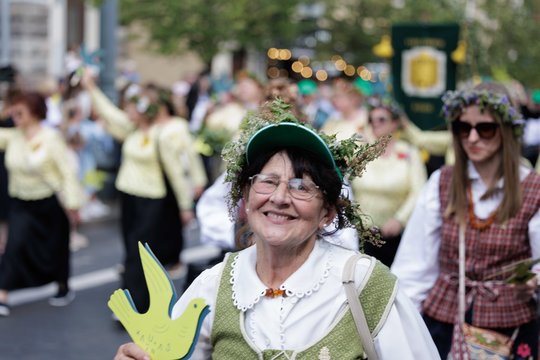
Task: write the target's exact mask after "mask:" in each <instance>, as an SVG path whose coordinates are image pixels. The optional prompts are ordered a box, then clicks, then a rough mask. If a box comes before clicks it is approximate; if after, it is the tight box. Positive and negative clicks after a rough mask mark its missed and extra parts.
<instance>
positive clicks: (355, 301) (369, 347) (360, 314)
mask: <svg viewBox="0 0 540 360" xmlns="http://www.w3.org/2000/svg"><path fill="white" fill-rule="evenodd" d="M361 257H362V255H360V254H356V255H353V256H351V257H350V258H349V259H348V260H347V263H346V264H345V268H344V269H343V276H342V282H343V286H344V287H345V293H346V294H347V300H348V302H349V307H350V309H351V313H352V316H353V318H354V323H355V324H356V329H357V330H358V334H359V335H360V341H361V342H362V347H363V348H364V351H365V352H366V354H367V356H368V359H369V360H379V357H378V355H377V353H376V352H375V345H374V343H373V338H372V337H371V333H370V332H369V328H368V324H367V321H366V316H365V314H364V311H363V309H362V305H361V304H360V299H359V298H358V294H356V287H355V285H354V274H355V268H356V263H357V262H358V260H359V259H360V258H361Z"/></svg>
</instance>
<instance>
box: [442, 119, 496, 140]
mask: <svg viewBox="0 0 540 360" xmlns="http://www.w3.org/2000/svg"><path fill="white" fill-rule="evenodd" d="M498 128H499V124H497V123H494V122H481V123H478V124H476V125H474V126H473V125H471V124H469V123H467V122H464V121H459V120H456V121H453V122H452V132H453V133H454V135H456V136H459V137H460V138H462V139H466V138H468V137H469V135H470V134H471V130H472V129H474V130H476V133H477V134H478V136H479V137H480V138H481V139H484V140H490V139H493V137H494V136H495V135H496V134H497V129H498Z"/></svg>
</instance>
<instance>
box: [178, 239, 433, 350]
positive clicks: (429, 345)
mask: <svg viewBox="0 0 540 360" xmlns="http://www.w3.org/2000/svg"><path fill="white" fill-rule="evenodd" d="M353 254H354V252H353V251H351V250H347V249H344V248H341V247H339V246H336V245H332V244H330V243H328V242H326V241H324V240H318V241H317V242H316V245H315V247H314V249H313V251H312V252H311V254H310V255H309V257H308V259H307V260H306V262H305V263H304V264H303V265H302V266H301V267H300V268H299V269H298V270H297V271H296V272H295V273H294V274H292V275H291V276H290V277H289V278H288V279H287V280H286V281H285V282H284V283H283V286H282V287H283V288H285V289H288V290H289V291H291V292H292V294H290V295H288V296H287V297H276V298H268V297H264V296H262V293H263V292H264V290H265V289H266V287H265V285H264V284H263V283H262V282H261V281H260V279H259V277H258V276H257V274H256V271H255V262H256V248H255V246H252V247H250V248H248V249H246V250H244V251H242V252H240V253H239V255H238V257H237V258H236V260H235V261H234V264H233V271H232V272H231V274H223V276H225V277H229V278H230V279H231V280H230V281H231V282H232V287H233V299H231V301H233V303H234V304H235V305H236V307H237V308H238V309H239V310H241V311H244V313H245V317H244V324H243V327H244V329H245V336H247V337H249V340H250V342H251V343H253V344H254V345H255V346H256V347H257V348H258V349H259V351H262V350H265V349H289V350H291V349H302V348H305V347H308V346H310V345H313V344H315V343H316V342H317V341H318V340H319V339H320V338H321V337H323V336H325V335H326V334H327V333H328V331H329V330H330V329H331V327H333V326H334V324H335V322H336V320H337V319H339V315H340V313H341V312H342V311H343V310H344V309H345V307H346V301H347V300H346V295H345V291H344V289H343V285H342V283H341V276H342V271H343V267H344V264H345V262H346V260H347V259H348V258H349V257H350V256H352V255H353ZM369 263H370V261H369V259H367V258H365V259H361V260H360V261H359V262H358V264H357V266H356V276H355V283H356V286H357V287H358V286H360V284H361V282H362V280H363V278H364V276H365V274H366V271H367V269H368V267H369ZM222 269H223V263H221V264H218V265H216V266H215V267H213V268H212V269H209V270H206V271H205V272H203V273H202V274H201V275H200V276H199V277H198V278H197V279H196V280H195V281H194V282H193V284H192V285H191V286H190V287H189V288H188V289H187V290H186V292H185V293H184V294H183V296H182V298H181V299H180V300H179V301H178V302H177V303H176V305H175V306H174V308H173V311H172V318H177V317H178V316H180V314H182V312H183V311H184V309H185V308H186V306H187V304H188V303H189V301H190V300H192V299H193V298H197V297H201V298H204V299H205V300H206V303H207V304H208V305H209V306H210V313H209V314H208V315H207V316H206V318H205V319H204V321H203V323H202V327H201V333H200V336H199V343H198V344H197V347H196V349H195V352H194V355H193V359H209V358H210V357H211V353H212V348H211V343H210V336H211V333H212V325H213V322H214V315H215V312H214V311H213V309H214V307H215V301H216V296H217V290H218V288H219V283H220V276H221V272H222ZM352 339H355V340H357V341H360V337H359V335H358V334H356V333H355V334H351V340H352ZM374 343H375V349H376V351H377V353H378V354H379V356H380V359H381V360H390V359H392V360H394V359H400V360H408V359H410V360H413V359H415V360H418V359H429V360H433V359H439V355H438V352H437V349H436V348H435V345H434V344H433V341H432V339H431V336H430V334H429V332H428V331H427V328H426V326H425V324H424V322H423V320H422V318H421V316H420V314H419V312H418V311H417V310H416V309H415V308H414V306H413V304H412V303H411V302H410V300H409V299H408V298H407V296H405V295H404V294H403V293H402V292H401V291H400V290H399V287H398V292H397V295H396V299H395V302H394V304H393V305H392V306H391V309H390V312H389V315H388V318H387V320H386V322H385V323H384V325H383V326H382V328H381V330H380V331H379V333H378V334H377V335H376V337H375V338H374Z"/></svg>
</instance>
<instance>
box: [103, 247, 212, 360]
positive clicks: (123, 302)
mask: <svg viewBox="0 0 540 360" xmlns="http://www.w3.org/2000/svg"><path fill="white" fill-rule="evenodd" d="M139 253H140V255H141V262H142V266H143V270H144V277H145V279H146V284H147V286H148V292H149V293H150V306H149V308H148V311H147V312H146V313H144V314H141V313H139V312H138V311H137V309H136V308H135V305H134V304H133V300H132V298H131V295H130V294H129V291H128V290H122V289H118V290H116V291H115V292H114V293H113V294H112V295H111V298H110V299H109V302H108V305H109V308H110V309H111V310H112V311H113V313H114V314H115V315H116V316H117V317H118V320H120V322H121V323H122V325H123V326H124V327H125V328H126V330H127V332H128V334H129V336H131V338H132V339H133V341H134V342H135V343H136V344H137V345H139V346H140V347H141V348H143V349H144V350H145V351H146V352H147V353H148V354H149V355H150V356H151V358H152V360H170V359H188V358H189V357H190V356H191V354H192V353H193V350H194V348H195V345H196V344H197V339H198V337H199V331H200V329H201V324H202V321H203V320H204V317H205V316H206V315H207V314H208V312H209V311H210V310H209V309H208V305H206V303H205V301H204V299H200V298H196V299H193V300H191V302H190V303H189V305H188V306H187V308H186V310H185V311H184V313H183V314H182V315H181V316H180V317H179V318H178V319H175V320H172V319H171V311H172V308H173V306H174V303H175V302H176V291H175V289H174V285H173V283H172V281H171V280H170V279H169V277H168V275H167V272H166V271H165V270H164V269H163V267H162V266H161V263H160V262H159V260H158V259H156V257H155V256H154V254H153V253H152V251H151V250H150V247H148V244H146V247H145V246H143V245H142V244H141V243H140V242H139Z"/></svg>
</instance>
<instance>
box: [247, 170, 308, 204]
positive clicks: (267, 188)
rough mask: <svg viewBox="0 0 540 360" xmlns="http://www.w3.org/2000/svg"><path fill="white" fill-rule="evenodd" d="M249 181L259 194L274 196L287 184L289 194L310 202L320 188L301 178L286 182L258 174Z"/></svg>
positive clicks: (275, 177)
mask: <svg viewBox="0 0 540 360" xmlns="http://www.w3.org/2000/svg"><path fill="white" fill-rule="evenodd" d="M249 180H251V188H252V189H253V190H254V191H255V192H256V193H257V194H264V195H269V194H272V193H273V192H274V191H276V189H277V188H278V186H279V184H280V183H282V182H285V183H287V189H289V193H290V194H291V196H292V197H293V198H295V199H297V200H309V199H311V198H312V197H314V196H315V195H316V194H317V192H318V191H319V187H318V186H317V185H315V183H314V182H313V181H309V180H305V179H299V178H294V179H289V180H286V181H285V180H280V179H279V176H275V175H263V174H257V175H254V176H252V177H250V178H249Z"/></svg>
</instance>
